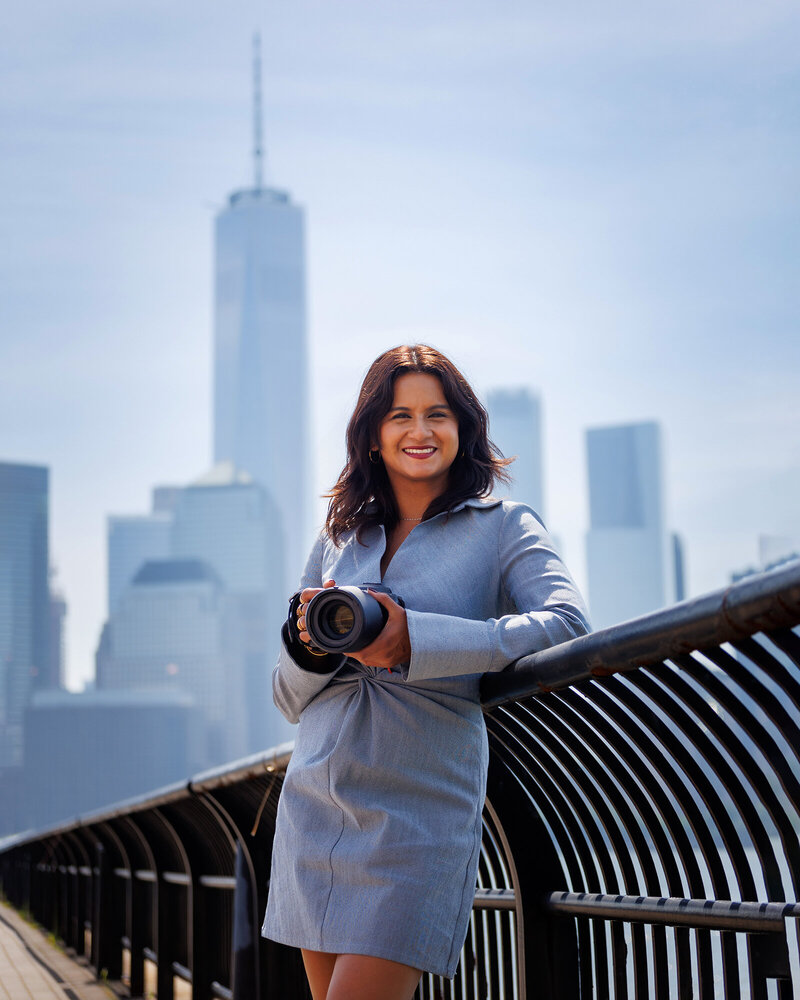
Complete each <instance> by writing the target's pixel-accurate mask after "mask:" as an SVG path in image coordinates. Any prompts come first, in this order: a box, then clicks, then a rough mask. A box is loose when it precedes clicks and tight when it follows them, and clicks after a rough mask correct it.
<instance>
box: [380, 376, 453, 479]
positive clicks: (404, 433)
mask: <svg viewBox="0 0 800 1000" xmlns="http://www.w3.org/2000/svg"><path fill="white" fill-rule="evenodd" d="M378 448H379V449H380V452H381V458H382V459H383V463H384V465H385V466H386V472H387V474H388V476H389V482H390V483H391V485H392V489H393V490H394V492H395V495H397V493H398V490H400V491H401V492H402V490H403V489H407V488H408V487H409V486H412V484H413V485H414V487H415V488H418V487H419V486H421V485H423V484H424V485H425V486H427V487H429V488H430V494H431V498H433V497H435V496H439V495H440V494H441V493H443V492H444V491H445V489H446V488H447V474H448V471H449V469H450V466H451V465H452V464H453V462H454V461H455V458H456V455H458V420H457V419H456V415H455V414H454V413H453V411H452V410H451V409H450V407H449V406H448V405H447V400H446V398H445V394H444V390H443V389H442V383H441V382H440V381H439V379H438V378H437V377H436V376H435V375H429V374H426V373H424V372H409V373H408V374H407V375H400V376H399V378H398V379H397V380H396V381H395V384H394V398H393V400H392V407H391V409H390V410H389V412H388V413H387V414H386V416H385V417H384V418H383V420H382V421H381V424H380V427H379V428H378ZM426 492H427V491H426Z"/></svg>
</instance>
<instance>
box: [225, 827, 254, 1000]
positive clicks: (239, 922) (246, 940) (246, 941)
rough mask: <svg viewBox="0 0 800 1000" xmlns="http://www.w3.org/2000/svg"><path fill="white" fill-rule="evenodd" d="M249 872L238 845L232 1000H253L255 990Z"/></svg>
mask: <svg viewBox="0 0 800 1000" xmlns="http://www.w3.org/2000/svg"><path fill="white" fill-rule="evenodd" d="M254 910H255V901H254V899H253V885H252V883H251V881H250V870H249V868H248V865H247V862H246V860H245V857H244V850H243V849H242V845H241V843H238V842H237V844H236V889H235V890H234V896H233V945H232V951H233V954H232V955H231V987H232V991H233V1000H252V998H253V997H257V996H258V995H259V988H258V936H257V935H258V930H257V928H256V926H255V924H254V921H253V914H254Z"/></svg>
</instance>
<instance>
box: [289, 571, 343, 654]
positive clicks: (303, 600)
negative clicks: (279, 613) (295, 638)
mask: <svg viewBox="0 0 800 1000" xmlns="http://www.w3.org/2000/svg"><path fill="white" fill-rule="evenodd" d="M335 586H336V581H335V580H326V581H325V582H324V583H323V584H322V587H307V588H306V589H305V590H302V591H300V603H299V604H298V605H297V612H296V617H297V631H298V634H299V636H300V642H302V643H304V644H305V645H306V646H308V645H310V642H311V636H310V635H309V634H308V632H307V631H306V608H307V607H308V602H309V601H310V600H311V598H312V597H314V595H315V594H319V593H321V592H322V591H323V590H328V589H329V588H330V587H335Z"/></svg>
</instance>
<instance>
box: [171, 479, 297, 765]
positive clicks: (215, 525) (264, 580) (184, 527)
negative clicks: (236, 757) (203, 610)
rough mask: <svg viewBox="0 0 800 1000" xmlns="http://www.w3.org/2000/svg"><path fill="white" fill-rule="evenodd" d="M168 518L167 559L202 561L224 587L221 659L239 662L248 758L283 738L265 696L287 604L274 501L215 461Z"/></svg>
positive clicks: (287, 735)
mask: <svg viewBox="0 0 800 1000" xmlns="http://www.w3.org/2000/svg"><path fill="white" fill-rule="evenodd" d="M174 518H175V519H174V523H173V528H172V554H173V556H174V557H175V558H178V559H181V558H197V559H202V560H203V561H204V562H205V563H207V564H208V565H210V566H212V567H213V568H214V570H215V572H216V573H217V574H218V576H219V577H220V579H221V581H222V583H223V585H224V587H225V591H226V594H227V601H228V604H229V620H230V629H229V630H228V632H227V638H226V643H227V644H228V647H229V648H227V649H226V652H228V653H229V654H230V655H231V657H234V658H236V659H237V662H238V661H241V663H242V668H241V669H242V671H243V677H244V698H245V706H246V708H245V711H246V717H247V737H246V741H247V744H246V745H247V751H248V752H255V751H257V750H263V749H264V747H267V746H273V745H275V744H276V743H280V742H281V741H282V740H284V739H289V738H290V732H289V730H288V729H287V724H286V720H285V719H284V718H283V716H282V715H281V714H280V712H279V711H278V710H277V708H275V706H274V704H273V702H272V691H271V689H270V678H271V676H272V667H273V666H274V664H275V660H276V658H277V655H278V649H279V645H280V627H281V624H282V622H283V619H284V618H285V617H286V608H287V597H288V595H287V594H286V593H285V583H284V570H283V565H284V562H283V552H282V551H281V538H280V535H279V533H278V532H276V531H275V524H276V522H277V521H278V520H279V514H278V512H277V509H276V505H275V502H274V501H273V500H272V498H271V497H270V496H269V495H268V494H267V492H266V491H265V490H264V489H263V487H261V486H260V485H259V484H258V483H255V482H253V481H252V479H251V478H250V476H248V475H247V474H246V473H244V472H241V471H238V470H237V469H236V468H235V467H234V466H233V463H232V462H221V463H220V464H219V465H216V466H215V467H214V468H213V469H211V470H210V472H208V473H207V474H206V475H205V476H202V477H201V478H200V479H198V480H197V481H196V482H194V483H192V484H191V485H190V486H187V487H186V488H185V489H183V490H181V491H180V495H179V496H178V499H177V502H176V504H175V514H174Z"/></svg>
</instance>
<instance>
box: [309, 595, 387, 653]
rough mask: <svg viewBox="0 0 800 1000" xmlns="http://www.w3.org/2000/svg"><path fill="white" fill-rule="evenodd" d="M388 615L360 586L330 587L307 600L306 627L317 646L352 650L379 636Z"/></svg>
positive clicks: (330, 650) (330, 651)
mask: <svg viewBox="0 0 800 1000" xmlns="http://www.w3.org/2000/svg"><path fill="white" fill-rule="evenodd" d="M388 617H389V616H388V615H387V613H386V611H385V610H384V608H382V607H381V605H380V604H379V603H378V601H376V600H375V598H374V597H372V596H371V595H370V594H368V593H366V591H365V590H362V589H361V588H360V587H329V588H328V589H327V590H322V591H320V592H319V593H318V594H315V595H314V596H313V597H312V598H311V600H310V601H309V602H308V607H307V608H306V630H307V632H308V635H309V638H310V640H311V644H312V646H316V648H317V649H321V650H323V651H324V652H325V653H350V652H352V651H353V650H357V649H363V648H364V646H368V645H369V644H370V643H371V642H372V641H373V639H375V638H377V636H378V634H379V633H380V631H381V629H382V628H383V626H384V625H385V624H386V620H387V618H388Z"/></svg>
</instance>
